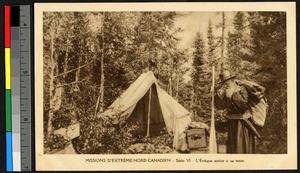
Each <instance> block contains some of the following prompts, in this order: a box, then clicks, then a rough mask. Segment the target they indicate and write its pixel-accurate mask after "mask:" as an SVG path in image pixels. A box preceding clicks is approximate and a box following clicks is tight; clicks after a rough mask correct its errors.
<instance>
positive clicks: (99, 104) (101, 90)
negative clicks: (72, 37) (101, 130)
mask: <svg viewBox="0 0 300 173" xmlns="http://www.w3.org/2000/svg"><path fill="white" fill-rule="evenodd" d="M103 17H104V16H103ZM103 21H104V18H102V25H103V27H102V31H101V35H102V51H101V58H100V63H101V64H100V73H101V77H100V87H99V96H98V99H97V103H96V108H95V115H97V113H98V112H103V108H104V102H103V99H104V80H105V76H104V23H103ZM98 52H100V51H99V49H98ZM98 107H99V111H98Z"/></svg>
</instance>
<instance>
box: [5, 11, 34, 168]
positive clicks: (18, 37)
mask: <svg viewBox="0 0 300 173" xmlns="http://www.w3.org/2000/svg"><path fill="white" fill-rule="evenodd" d="M4 16H5V17H4V28H5V31H4V35H5V37H4V42H5V44H4V45H5V120H6V122H5V125H6V170H7V171H31V159H32V156H31V124H32V123H31V72H30V71H31V70H30V69H31V68H30V62H31V52H30V6H29V5H21V6H8V5H5V6H4Z"/></svg>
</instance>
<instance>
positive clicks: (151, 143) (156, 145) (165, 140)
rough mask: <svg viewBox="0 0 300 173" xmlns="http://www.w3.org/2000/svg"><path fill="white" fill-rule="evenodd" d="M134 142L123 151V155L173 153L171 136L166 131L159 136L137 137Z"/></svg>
mask: <svg viewBox="0 0 300 173" xmlns="http://www.w3.org/2000/svg"><path fill="white" fill-rule="evenodd" d="M135 141H136V143H135V144H133V145H130V146H129V147H128V148H127V149H125V150H124V151H123V152H124V153H125V154H164V153H170V152H172V151H173V149H172V148H173V135H171V134H169V133H168V132H167V131H163V132H161V135H159V136H153V137H152V136H151V137H137V138H136V140H135Z"/></svg>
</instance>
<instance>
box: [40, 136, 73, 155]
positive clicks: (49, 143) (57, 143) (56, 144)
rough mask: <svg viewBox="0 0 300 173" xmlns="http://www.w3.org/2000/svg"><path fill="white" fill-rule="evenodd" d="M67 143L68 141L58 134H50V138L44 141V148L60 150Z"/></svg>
mask: <svg viewBox="0 0 300 173" xmlns="http://www.w3.org/2000/svg"><path fill="white" fill-rule="evenodd" d="M67 145H68V141H67V140H66V139H65V138H64V137H63V136H62V135H60V134H51V136H50V140H45V141H44V147H45V149H48V148H49V149H50V151H52V150H62V149H64V148H65V147H66V146H67Z"/></svg>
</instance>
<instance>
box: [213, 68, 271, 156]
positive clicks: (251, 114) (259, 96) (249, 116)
mask: <svg viewBox="0 0 300 173" xmlns="http://www.w3.org/2000/svg"><path fill="white" fill-rule="evenodd" d="M235 78H236V76H235V75H231V74H230V73H229V71H227V70H225V71H223V72H221V73H220V82H219V83H218V84H219V87H218V88H219V89H217V90H216V92H215V93H216V94H215V106H216V108H217V109H220V110H226V111H227V115H226V118H227V124H228V126H227V130H228V140H227V153H232V154H233V153H235V154H253V153H255V138H258V139H261V137H260V133H259V131H260V130H261V127H262V126H263V124H264V121H265V115H266V111H267V110H266V109H267V103H266V99H265V97H264V92H265V88H264V87H262V86H260V85H258V84H256V83H254V82H250V81H239V80H236V79H235Z"/></svg>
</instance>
